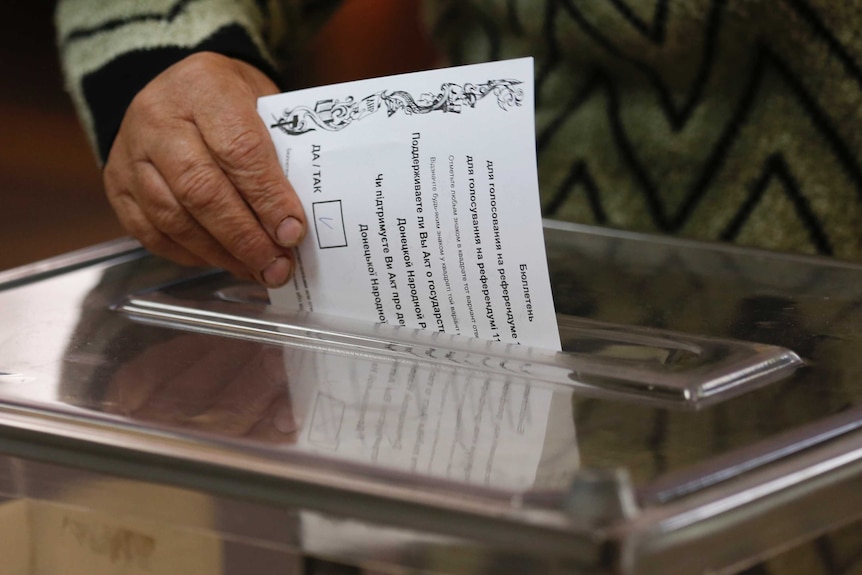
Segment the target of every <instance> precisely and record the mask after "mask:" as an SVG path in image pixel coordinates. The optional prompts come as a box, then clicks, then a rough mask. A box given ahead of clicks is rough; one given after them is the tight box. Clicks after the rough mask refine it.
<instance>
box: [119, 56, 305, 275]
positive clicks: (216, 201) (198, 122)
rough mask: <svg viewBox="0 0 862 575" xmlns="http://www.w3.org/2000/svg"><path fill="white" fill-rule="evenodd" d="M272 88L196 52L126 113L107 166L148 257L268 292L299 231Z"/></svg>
mask: <svg viewBox="0 0 862 575" xmlns="http://www.w3.org/2000/svg"><path fill="white" fill-rule="evenodd" d="M277 91H278V89H277V88H276V86H275V84H273V83H272V81H270V80H269V78H267V76H266V75H264V74H263V73H262V72H260V71H259V70H257V69H256V68H254V67H253V66H250V65H249V64H246V63H244V62H241V61H239V60H233V59H231V58H227V57H224V56H220V55H217V54H213V53H200V54H194V55H192V56H189V57H188V58H186V59H185V60H182V61H181V62H179V63H177V64H175V65H174V66H172V67H170V68H168V69H167V70H166V71H164V72H163V73H162V74H161V75H159V76H158V77H156V78H155V79H154V80H153V81H151V82H150V83H149V84H148V85H147V86H146V87H144V89H143V90H141V92H139V93H138V95H137V96H136V97H135V99H134V100H133V101H132V103H131V105H130V106H129V108H128V110H127V111H126V114H125V117H124V119H123V122H122V125H121V126H120V130H119V132H118V134H117V137H116V139H115V140H114V144H113V147H112V148H111V152H110V154H109V156H108V160H107V164H106V166H105V172H104V180H105V190H106V192H107V195H108V199H109V200H110V202H111V204H112V206H113V207H114V210H115V211H116V213H117V216H118V218H119V220H120V222H121V223H122V224H123V226H124V227H125V228H126V229H127V230H128V231H129V232H130V233H131V234H133V235H134V236H135V237H137V238H138V239H139V240H140V241H141V243H143V244H144V246H145V247H146V248H148V249H149V250H150V251H152V252H154V253H156V254H158V255H161V256H164V257H167V258H169V259H172V260H174V261H176V262H178V263H181V264H187V265H214V266H217V267H221V268H224V269H226V270H228V271H230V272H231V273H233V274H234V275H236V276H237V277H240V278H246V279H248V278H253V279H255V280H257V281H260V282H262V283H264V284H266V285H268V286H270V287H277V286H279V285H282V284H284V283H285V282H287V280H288V278H289V277H290V274H291V272H292V270H293V263H292V262H293V260H292V257H293V256H292V254H291V251H290V249H289V248H291V247H293V246H295V245H296V244H297V243H298V242H299V241H300V239H301V238H302V235H303V234H304V230H305V224H304V222H305V217H304V215H303V211H302V205H301V204H300V202H299V199H298V198H297V196H296V192H295V191H294V190H293V187H292V186H291V185H290V183H289V182H288V181H287V179H286V178H285V177H284V174H283V173H282V171H281V169H280V167H279V162H278V159H277V158H276V154H275V149H274V147H273V145H272V142H271V140H270V138H269V134H268V133H267V129H266V126H265V125H264V123H263V122H262V121H261V119H260V117H259V116H258V115H257V111H256V106H257V98H258V97H259V96H264V95H268V94H274V93H276V92H277Z"/></svg>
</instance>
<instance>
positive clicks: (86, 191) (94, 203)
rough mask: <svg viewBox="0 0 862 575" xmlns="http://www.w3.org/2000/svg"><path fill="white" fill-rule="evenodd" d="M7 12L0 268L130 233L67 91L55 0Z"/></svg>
mask: <svg viewBox="0 0 862 575" xmlns="http://www.w3.org/2000/svg"><path fill="white" fill-rule="evenodd" d="M5 13H6V17H5V18H4V22H3V24H2V25H0V207H2V209H0V270H2V269H7V268H10V267H15V266H18V265H21V264H24V263H28V262H32V261H36V260H39V259H43V258H46V257H49V256H52V255H57V254H61V253H64V252H67V251H70V250H72V249H76V248H80V247H84V246H88V245H91V244H94V243H98V242H101V241H104V240H108V239H111V238H114V237H118V236H120V235H123V231H122V229H121V228H120V226H119V224H118V223H117V222H116V220H115V219H114V216H113V212H111V209H110V206H109V205H108V202H107V200H106V199H105V198H104V196H103V194H102V191H101V179H100V175H99V170H98V168H97V167H96V163H95V160H94V156H93V154H92V153H91V151H90V148H89V145H88V144H87V141H86V137H85V136H84V132H83V130H82V129H81V128H80V127H79V125H78V121H77V119H76V117H75V113H74V110H73V109H72V104H71V101H70V100H69V97H68V96H67V94H66V93H65V91H64V89H63V80H62V77H61V75H60V67H59V62H58V58H57V51H56V48H55V40H54V27H53V2H44V1H40V2H25V1H22V0H13V1H12V2H11V4H7V5H6V10H5ZM13 15H14V16H13Z"/></svg>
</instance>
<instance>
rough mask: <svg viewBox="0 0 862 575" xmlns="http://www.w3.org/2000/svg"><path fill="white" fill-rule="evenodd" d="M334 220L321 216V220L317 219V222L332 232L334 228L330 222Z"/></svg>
mask: <svg viewBox="0 0 862 575" xmlns="http://www.w3.org/2000/svg"><path fill="white" fill-rule="evenodd" d="M333 219H334V218H327V217H325V216H320V217H319V218H317V221H318V222H320V223H321V224H323V225H324V226H326V227H327V228H329V229H330V230H331V229H332V226H330V225H329V223H328V222H331V221H332V220H333Z"/></svg>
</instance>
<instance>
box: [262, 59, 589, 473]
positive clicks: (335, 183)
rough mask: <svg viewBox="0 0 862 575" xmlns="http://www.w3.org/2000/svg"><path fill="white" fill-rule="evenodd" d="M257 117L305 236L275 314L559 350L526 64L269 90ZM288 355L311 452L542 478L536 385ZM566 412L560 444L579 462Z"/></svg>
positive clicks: (434, 469)
mask: <svg viewBox="0 0 862 575" xmlns="http://www.w3.org/2000/svg"><path fill="white" fill-rule="evenodd" d="M258 111H259V113H260V116H261V117H262V118H263V120H264V121H265V122H266V125H267V126H268V127H269V130H270V134H271V136H272V139H273V142H274V143H275V147H276V150H277V153H278V158H279V160H280V162H281V165H282V168H283V169H284V173H285V176H286V177H287V178H288V179H289V180H290V181H291V183H292V184H293V186H294V188H295V189H296V191H297V193H298V195H299V197H300V199H301V200H302V203H303V207H304V209H305V214H306V217H307V219H308V226H309V227H308V235H307V237H306V239H305V241H304V242H303V243H302V245H301V246H300V247H299V248H298V251H297V264H298V265H297V269H296V271H295V273H294V277H293V279H292V281H291V282H290V283H289V284H288V285H286V286H285V287H283V288H281V289H278V290H273V291H271V292H270V298H271V301H272V302H273V304H274V305H277V306H280V307H285V308H288V309H292V310H301V311H310V312H321V313H326V314H330V315H338V316H342V317H350V318H354V319H360V320H365V321H369V322H380V323H386V324H391V325H396V326H405V327H408V328H425V329H429V330H436V331H438V332H443V333H446V334H461V335H466V336H473V337H478V338H483V339H488V340H496V341H499V342H503V343H506V344H521V345H529V346H534V347H542V348H548V349H553V350H559V349H560V340H559V335H558V331H557V324H556V318H555V314H554V305H553V301H552V299H551V289H550V281H549V277H548V269H547V260H546V257H545V248H544V239H543V234H542V224H541V215H540V206H539V192H538V184H537V176H536V157H535V131H534V118H533V114H534V112H533V68H532V60H531V59H519V60H510V61H503V62H494V63H489V64H481V65H475V66H462V67H456V68H449V69H441V70H434V71H429V72H421V73H416V74H405V75H398V76H392V77H387V78H378V79H371V80H362V81H358V82H350V83H346V84H339V85H333V86H326V87H321V88H314V89H309V90H302V91H297V92H291V93H286V94H280V95H276V96H270V97H265V98H261V99H260V100H259V103H258ZM285 363H286V365H287V369H288V373H289V375H290V381H291V394H292V399H293V401H294V410H295V412H296V413H297V414H298V417H299V418H300V419H302V420H303V434H302V436H301V437H300V438H299V440H298V441H299V443H300V444H301V445H302V446H303V447H304V448H305V449H308V450H310V451H313V452H317V453H320V454H325V455H329V456H332V457H338V458H347V459H351V460H354V461H360V462H364V463H371V464H375V465H382V466H386V467H393V468H397V469H401V470H405V471H411V472H415V473H425V474H430V475H435V476H444V477H448V478H451V479H455V480H459V481H466V482H469V483H479V484H483V485H494V486H497V487H503V486H505V487H510V488H525V487H528V486H530V485H531V484H532V483H533V481H534V480H535V479H536V475H537V468H538V466H539V462H540V458H541V457H542V454H543V445H545V444H546V442H545V436H546V431H547V429H548V426H549V417H551V414H550V409H551V403H552V397H553V393H552V392H550V391H549V390H547V389H538V388H535V387H533V386H532V385H530V382H529V381H526V380H523V379H518V380H515V379H512V380H510V381H499V380H497V381H495V380H492V379H489V378H488V377H484V376H480V375H476V374H472V373H470V372H457V371H456V372H450V371H447V372H445V373H442V372H440V373H438V372H436V371H435V370H434V369H431V368H428V367H423V366H417V365H413V366H411V365H408V364H403V365H402V364H399V363H394V364H386V363H385V362H378V361H375V360H369V359H362V358H352V357H334V356H321V355H309V354H307V353H304V352H302V351H291V350H286V351H285ZM561 405H563V406H566V405H570V403H569V402H568V400H566V399H563V400H562V403H561ZM564 411H565V413H564V414H563V415H562V416H561V417H560V419H561V426H562V427H563V428H565V431H563V432H559V433H557V434H556V436H557V437H558V438H564V439H565V440H566V442H567V445H568V446H569V448H571V450H572V453H573V455H572V456H571V457H570V458H568V461H569V462H570V463H571V464H574V465H576V464H577V451H576V446H575V441H574V428H573V426H572V422H571V409H570V408H566V409H564ZM551 425H554V424H553V422H552V423H551ZM545 451H547V450H545ZM545 455H546V456H547V453H545Z"/></svg>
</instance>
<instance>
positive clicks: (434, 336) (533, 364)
mask: <svg viewBox="0 0 862 575" xmlns="http://www.w3.org/2000/svg"><path fill="white" fill-rule="evenodd" d="M115 309H116V310H118V311H120V312H122V313H124V314H126V315H127V316H128V317H130V318H132V319H133V320H135V321H143V322H148V323H156V324H159V325H162V326H164V327H169V328H173V329H178V330H184V331H193V332H197V333H206V334H210V335H221V336H225V337H234V338H241V339H248V340H253V341H259V342H265V343H272V344H280V345H286V346H292V347H299V348H305V349H313V350H318V351H321V352H328V353H338V354H348V355H355V356H359V357H373V358H375V359H386V360H389V361H411V362H420V363H423V364H426V365H427V364H431V365H433V366H435V367H436V368H440V369H467V370H473V371H477V372H481V373H488V374H495V375H496V376H502V377H515V378H523V379H527V380H530V381H532V382H536V383H545V384H550V385H565V386H567V387H570V388H573V389H574V390H575V392H576V393H581V394H584V395H587V396H596V397H603V398H609V399H619V400H630V401H638V402H647V403H654V404H655V403H657V404H660V405H665V406H668V407H675V408H683V409H697V408H701V407H703V406H706V405H709V404H711V403H714V402H716V401H721V400H723V399H726V398H728V397H732V396H735V395H738V394H739V393H743V392H745V391H748V390H751V389H755V388H757V387H759V386H762V385H765V384H767V383H770V382H772V381H775V380H777V379H780V378H783V377H785V376H787V375H788V374H789V373H791V372H792V371H793V370H794V369H796V368H797V367H799V366H800V365H801V364H802V360H801V359H800V358H799V356H798V355H797V354H795V353H794V352H793V351H791V350H789V349H786V348H782V347H778V346H773V345H764V344H758V343H751V342H744V341H739V340H732V339H721V338H713V337H705V336H699V335H692V334H686V333H680V332H673V331H668V330H661V329H655V328H646V327H640V326H631V325H617V324H612V323H608V322H601V321H596V320H590V319H584V318H578V317H573V316H568V315H559V316H558V325H559V329H560V336H561V340H562V342H563V351H562V352H556V351H552V350H544V349H539V348H532V347H527V346H520V345H515V344H510V343H501V342H494V341H484V340H478V339H475V338H469V337H465V336H459V335H450V334H444V333H440V332H436V331H430V330H418V329H409V328H403V327H397V326H391V325H386V324H376V323H370V322H362V321H356V320H351V319H348V318H341V317H334V316H327V315H324V314H318V313H304V312H288V311H284V310H280V309H277V308H275V307H273V306H271V305H269V303H268V299H267V298H266V292H265V291H264V290H263V289H262V288H259V287H258V286H256V285H254V284H248V283H243V282H238V281H236V280H233V279H231V278H229V277H227V276H226V275H224V274H206V275H203V276H200V277H196V278H192V279H190V280H185V281H181V282H178V283H173V284H171V285H168V286H161V287H158V288H155V289H152V290H148V291H146V292H143V293H139V294H133V295H130V296H128V297H127V298H126V299H125V300H124V301H122V302H121V303H120V304H119V305H117V306H116V307H115Z"/></svg>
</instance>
